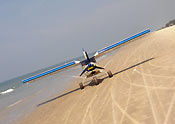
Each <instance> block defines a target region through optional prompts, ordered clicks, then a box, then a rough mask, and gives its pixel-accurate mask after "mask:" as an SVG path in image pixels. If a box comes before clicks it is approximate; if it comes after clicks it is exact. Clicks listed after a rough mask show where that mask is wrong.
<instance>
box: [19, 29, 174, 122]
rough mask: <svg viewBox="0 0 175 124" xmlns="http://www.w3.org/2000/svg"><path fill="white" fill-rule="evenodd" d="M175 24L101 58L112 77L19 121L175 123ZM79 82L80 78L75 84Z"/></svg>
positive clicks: (64, 96) (65, 96)
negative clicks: (108, 62)
mask: <svg viewBox="0 0 175 124" xmlns="http://www.w3.org/2000/svg"><path fill="white" fill-rule="evenodd" d="M174 34H175V26H172V27H169V28H166V29H162V30H159V31H156V32H152V33H151V34H149V35H146V36H144V37H142V38H140V39H136V40H135V41H134V42H131V43H129V44H127V45H125V46H123V47H121V48H120V49H119V50H118V51H117V53H116V54H113V55H112V56H110V57H107V58H105V59H104V60H103V61H100V62H99V63H100V64H104V65H105V64H106V63H107V61H111V63H110V64H109V65H108V66H107V67H106V68H107V70H108V69H110V70H111V71H112V73H113V75H114V76H113V77H112V78H106V79H102V82H101V83H100V84H99V85H97V86H95V85H92V86H88V87H85V89H83V90H76V88H79V87H78V86H77V84H76V85H73V86H74V88H73V89H70V90H71V91H67V92H68V94H67V93H66V91H65V92H64V94H65V95H63V96H62V97H59V96H57V97H56V98H55V99H53V100H52V101H50V102H47V104H44V105H43V106H41V107H40V108H39V109H38V110H37V111H35V112H33V113H32V114H31V115H29V116H28V117H26V118H25V119H24V120H21V121H20V122H19V123H18V124H30V123H32V124H38V123H45V124H52V123H61V124H67V123H70V124H72V123H75V124H80V123H81V124H89V123H100V124H106V123H113V124H116V123H137V124H140V123H145V124H155V123H157V124H159V123H175V120H174V116H173V115H174V113H175V108H174V107H173V105H174V104H175V95H174V94H175V83H174V82H175V77H174V73H175V68H174V67H175V55H174V52H175V42H174V41H175V35H174ZM75 83H76V82H75Z"/></svg>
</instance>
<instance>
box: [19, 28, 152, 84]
mask: <svg viewBox="0 0 175 124" xmlns="http://www.w3.org/2000/svg"><path fill="white" fill-rule="evenodd" d="M149 32H150V29H147V30H144V31H142V32H140V33H137V34H135V35H133V36H131V37H129V38H126V39H124V40H122V41H119V42H116V43H114V44H112V45H110V46H107V47H105V48H103V49H101V50H99V51H97V52H96V53H95V55H94V57H92V58H90V60H91V61H93V62H95V61H96V60H95V58H96V57H99V56H101V55H103V54H105V53H107V52H109V51H111V50H114V49H115V48H118V47H120V46H122V45H123V44H125V43H127V42H129V41H131V40H133V39H136V38H138V37H141V36H143V35H145V34H147V33H149ZM79 64H81V65H82V66H83V65H86V64H87V63H86V60H85V61H81V62H80V61H71V62H68V63H65V64H63V65H60V66H58V67H56V68H53V69H50V70H47V71H45V72H42V73H39V74H37V75H33V76H31V77H29V78H26V79H24V80H22V82H23V83H28V82H30V81H34V80H36V79H39V78H41V77H44V76H47V75H49V74H52V73H54V72H57V71H60V70H63V69H66V68H69V67H72V66H76V65H79Z"/></svg>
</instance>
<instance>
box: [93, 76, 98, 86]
mask: <svg viewBox="0 0 175 124" xmlns="http://www.w3.org/2000/svg"><path fill="white" fill-rule="evenodd" d="M93 82H94V84H95V85H98V84H99V82H98V79H97V78H96V77H93Z"/></svg>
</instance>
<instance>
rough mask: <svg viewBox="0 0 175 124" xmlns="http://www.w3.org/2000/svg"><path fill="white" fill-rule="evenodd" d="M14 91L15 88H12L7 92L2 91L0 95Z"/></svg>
mask: <svg viewBox="0 0 175 124" xmlns="http://www.w3.org/2000/svg"><path fill="white" fill-rule="evenodd" d="M14 89H15V88H14V87H13V88H10V89H7V90H5V91H2V92H0V95H4V94H7V93H10V92H13V91H14Z"/></svg>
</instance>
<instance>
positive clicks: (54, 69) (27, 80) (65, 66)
mask: <svg viewBox="0 0 175 124" xmlns="http://www.w3.org/2000/svg"><path fill="white" fill-rule="evenodd" d="M79 63H80V62H79V61H72V62H69V63H65V64H63V65H60V66H58V67H56V68H53V69H50V70H48V71H45V72H42V73H40V74H37V75H34V76H31V77H29V78H27V79H24V80H22V82H23V83H27V82H29V81H33V80H35V79H38V78H41V77H43V76H46V75H48V74H51V73H54V72H56V71H60V70H62V69H65V68H68V67H70V66H73V65H76V64H79Z"/></svg>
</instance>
